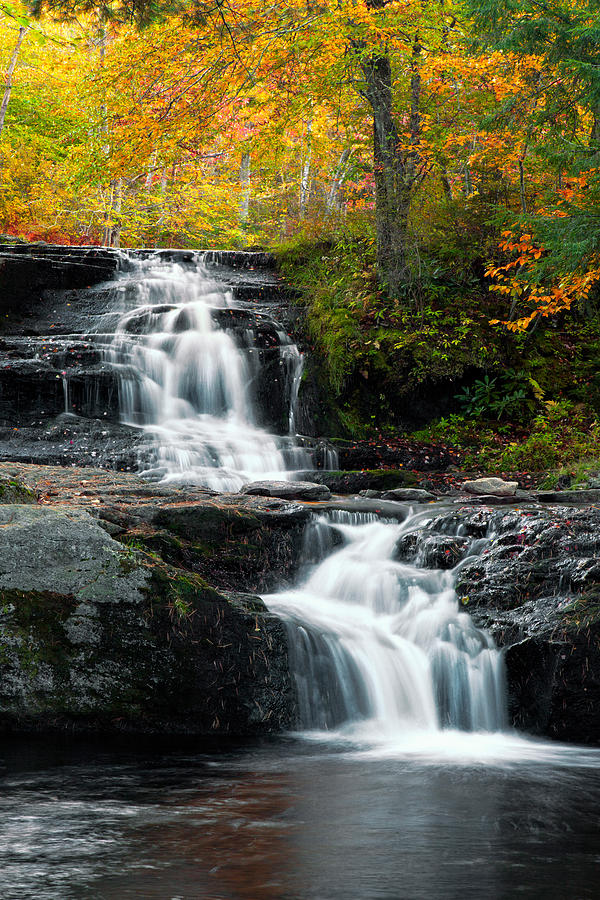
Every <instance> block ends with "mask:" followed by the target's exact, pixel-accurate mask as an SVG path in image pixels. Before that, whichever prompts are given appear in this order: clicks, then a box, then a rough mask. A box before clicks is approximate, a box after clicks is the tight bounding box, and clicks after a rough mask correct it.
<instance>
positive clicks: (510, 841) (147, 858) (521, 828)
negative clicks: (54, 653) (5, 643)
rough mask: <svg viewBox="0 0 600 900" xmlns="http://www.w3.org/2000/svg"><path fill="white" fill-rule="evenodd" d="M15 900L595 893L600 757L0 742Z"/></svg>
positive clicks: (494, 750) (1, 812)
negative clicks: (3, 745) (599, 763)
mask: <svg viewBox="0 0 600 900" xmlns="http://www.w3.org/2000/svg"><path fill="white" fill-rule="evenodd" d="M1 758H2V780H1V783H2V792H1V798H0V889H1V893H2V896H3V897H5V898H7V900H8V898H11V900H25V898H28V900H29V898H32V900H33V898H35V900H75V898H99V900H100V898H101V900H109V898H110V900H120V898H161V900H164V898H170V900H197V898H203V900H262V898H264V900H317V898H318V900H371V898H373V900H375V898H389V900H400V898H402V900H404V898H406V900H418V898H423V900H437V898H459V897H464V898H469V900H471V898H472V900H479V898H482V897H490V898H508V897H513V896H518V897H528V898H538V897H542V896H543V897H548V898H586V897H590V898H592V897H596V896H597V873H598V863H599V860H600V841H599V839H598V831H599V825H600V821H599V820H600V803H599V801H600V768H599V767H598V761H599V756H598V753H597V752H596V751H586V750H580V749H577V748H573V747H564V746H559V745H548V744H538V743H535V742H533V741H524V740H523V739H521V738H517V737H504V738H502V739H500V740H499V739H498V738H497V737H495V736H491V737H490V736H483V737H482V736H477V735H469V736H467V737H465V736H464V735H459V734H453V735H450V736H448V738H447V739H445V740H443V741H433V742H429V741H427V742H422V743H421V745H419V744H418V743H414V744H412V745H410V743H409V744H408V745H406V746H404V747H403V748H400V747H398V746H396V747H393V746H390V745H379V746H371V747H370V748H369V747H366V746H352V745H351V744H348V743H340V742H337V741H335V740H330V741H327V740H318V741H317V740H310V739H309V740H307V739H305V738H302V737H297V736H296V737H294V736H290V737H288V738H280V739H277V740H273V741H271V742H265V743H262V744H257V745H252V746H247V745H246V746H240V745H237V746H236V745H231V746H227V745H221V746H218V747H217V746H213V747H208V748H206V747H203V746H202V745H198V744H195V745H190V746H187V745H184V746H183V747H181V746H180V747H175V748H173V747H170V748H165V747H162V746H161V745H157V746H155V747H153V746H152V745H148V746H145V747H144V746H140V745H139V742H138V744H137V746H133V747H128V746H127V745H121V746H115V747H112V748H111V747H110V745H108V746H105V747H104V748H103V749H100V748H99V747H98V744H97V743H94V744H77V743H75V744H73V742H72V741H68V742H67V741H64V742H63V743H62V744H53V743H48V742H47V741H46V742H41V741H39V740H38V741H35V740H34V741H28V742H27V743H25V744H23V745H21V744H13V745H11V746H9V747H8V748H7V747H6V746H5V747H4V749H3V752H2V756H1Z"/></svg>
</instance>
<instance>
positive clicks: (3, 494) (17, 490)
mask: <svg viewBox="0 0 600 900" xmlns="http://www.w3.org/2000/svg"><path fill="white" fill-rule="evenodd" d="M0 503H37V497H36V495H35V493H34V492H33V491H32V490H31V489H30V488H28V487H26V486H25V485H24V484H23V483H22V482H20V481H19V480H18V479H17V478H11V477H6V476H0Z"/></svg>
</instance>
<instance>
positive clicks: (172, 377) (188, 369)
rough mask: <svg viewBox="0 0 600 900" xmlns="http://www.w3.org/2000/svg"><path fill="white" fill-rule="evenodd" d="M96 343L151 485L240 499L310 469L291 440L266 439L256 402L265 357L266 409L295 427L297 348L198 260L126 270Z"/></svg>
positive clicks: (159, 260) (132, 265)
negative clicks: (136, 434) (242, 491)
mask: <svg viewBox="0 0 600 900" xmlns="http://www.w3.org/2000/svg"><path fill="white" fill-rule="evenodd" d="M100 331H102V332H104V333H103V334H98V335H97V340H98V341H99V342H102V341H104V344H103V349H104V357H105V360H106V361H107V362H108V363H109V364H110V365H111V366H112V367H113V368H115V369H116V370H117V372H118V374H119V403H120V410H121V420H122V421H123V422H124V423H125V424H128V425H133V426H136V427H139V428H140V429H141V430H142V431H143V432H144V441H143V442H142V445H141V449H140V451H139V455H140V462H139V467H140V470H141V474H142V475H143V476H146V477H148V478H151V479H154V480H162V481H169V482H181V483H187V484H199V485H204V486H207V487H209V488H212V489H215V490H221V491H223V490H224V491H232V490H237V489H239V488H240V487H241V485H242V484H243V483H244V482H247V481H253V480H256V479H258V478H277V479H280V480H281V479H286V478H287V477H288V471H289V469H291V468H292V467H293V468H294V469H307V468H311V460H310V456H309V454H308V453H307V452H306V451H304V450H301V449H300V448H299V447H298V446H296V442H295V441H294V439H293V436H287V437H286V436H276V435H275V434H272V433H271V432H270V431H269V430H267V429H266V428H264V427H260V424H259V416H258V413H259V412H260V410H259V405H258V403H257V398H256V391H255V384H256V382H257V380H258V379H259V377H260V375H261V367H262V366H263V364H264V360H265V358H267V357H268V359H269V360H270V361H271V370H272V371H273V373H274V374H273V376H272V380H271V384H270V388H271V389H272V390H271V396H270V398H269V400H270V402H271V404H275V403H277V402H280V405H281V406H282V407H286V408H285V410H284V412H283V413H282V418H285V426H286V427H287V425H288V423H289V426H290V427H293V426H294V421H295V420H294V415H295V410H294V406H295V402H296V400H297V395H298V387H299V381H300V375H301V369H302V357H301V355H300V353H299V351H298V348H297V347H296V346H295V344H293V343H292V341H291V340H290V338H289V337H288V336H287V334H286V333H285V332H284V331H283V330H282V329H281V327H280V326H277V325H276V323H274V322H273V321H272V320H270V319H269V318H268V317H267V316H265V315H264V314H262V313H260V312H257V310H256V309H255V308H254V306H253V304H252V303H248V302H246V303H241V302H239V303H236V302H235V300H234V296H233V292H232V291H231V290H230V289H228V288H227V287H226V286H225V285H223V284H221V283H219V282H218V280H215V278H214V277H211V276H210V275H209V273H208V271H207V269H206V268H205V267H204V266H203V265H202V262H201V261H200V260H196V262H195V264H193V265H192V266H189V265H182V264H180V263H176V262H175V263H174V262H170V261H168V260H166V259H164V257H162V256H159V255H157V256H155V257H150V259H146V260H137V261H136V260H135V259H134V260H128V265H127V270H126V271H125V272H123V273H121V276H120V278H119V279H118V281H117V283H116V285H115V287H114V288H113V290H112V304H111V306H110V308H109V310H108V312H107V313H106V315H105V316H104V317H103V320H102V322H101V325H100Z"/></svg>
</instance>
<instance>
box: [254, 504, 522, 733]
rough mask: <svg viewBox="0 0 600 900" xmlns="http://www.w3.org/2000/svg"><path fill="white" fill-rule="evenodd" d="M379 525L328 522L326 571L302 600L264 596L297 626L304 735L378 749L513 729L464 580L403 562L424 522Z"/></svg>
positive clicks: (312, 548)
mask: <svg viewBox="0 0 600 900" xmlns="http://www.w3.org/2000/svg"><path fill="white" fill-rule="evenodd" d="M373 518H374V517H373V515H372V514H366V515H365V516H364V518H363V519H362V522H363V524H358V523H359V522H361V516H360V515H359V514H351V513H343V512H337V513H335V514H333V515H332V516H330V518H325V517H322V518H321V519H320V520H319V521H317V522H316V523H315V524H314V525H313V526H312V530H311V532H310V536H309V538H308V545H307V548H306V550H307V553H308V554H309V555H310V554H311V553H312V555H313V558H314V557H316V558H317V559H320V561H318V562H316V563H315V562H313V564H312V566H309V567H308V571H307V573H306V576H305V579H304V581H303V583H302V584H301V586H300V587H299V588H297V589H296V590H290V591H285V592H282V593H279V594H272V595H269V596H266V597H265V598H264V599H265V602H266V604H267V606H268V607H269V609H271V610H272V611H273V612H276V613H277V614H279V615H280V616H281V617H282V618H283V619H284V620H285V621H286V622H287V623H288V630H289V634H290V662H291V667H292V671H293V672H294V676H295V679H296V686H297V694H298V704H299V715H300V723H301V726H302V728H305V729H309V730H316V731H325V730H327V731H331V730H341V731H345V733H346V734H349V735H351V736H364V735H368V736H369V738H370V739H372V738H373V737H374V736H377V735H379V736H381V737H392V736H394V735H398V734H402V735H403V736H404V738H406V736H407V735H408V734H415V733H420V734H423V733H427V734H430V735H431V734H434V733H439V732H440V730H441V729H458V730H460V731H469V732H473V731H485V732H497V731H500V730H502V729H503V728H505V726H506V714H505V708H506V701H505V689H504V672H503V662H502V658H501V655H500V653H499V652H498V650H497V649H496V648H495V646H494V644H493V641H492V639H491V638H490V637H489V636H488V635H487V634H485V633H484V632H482V631H480V630H479V629H477V628H476V627H475V626H474V624H473V622H472V620H471V617H470V616H469V615H468V614H467V613H466V612H464V611H463V610H462V609H461V608H460V606H459V603H458V600H457V597H456V593H455V591H454V577H453V574H452V573H451V572H444V571H441V570H432V569H423V568H418V567H417V566H416V565H412V564H409V563H405V562H400V561H397V560H396V559H394V550H395V547H396V545H397V543H398V541H399V539H400V538H401V537H402V536H403V535H405V534H407V533H408V532H410V531H413V530H415V529H417V528H419V527H421V522H422V520H423V516H422V515H421V516H420V517H419V516H412V515H411V516H409V517H408V519H407V520H406V521H405V522H404V523H402V524H397V523H392V524H390V523H389V522H388V523H386V522H383V521H377V520H375V521H373ZM335 535H337V540H338V541H339V539H340V538H341V540H342V542H343V543H342V545H341V546H338V547H337V548H336V547H335ZM323 557H324V558H323Z"/></svg>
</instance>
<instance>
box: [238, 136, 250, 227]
mask: <svg viewBox="0 0 600 900" xmlns="http://www.w3.org/2000/svg"><path fill="white" fill-rule="evenodd" d="M240 189H241V194H240V205H239V217H240V222H241V223H242V225H243V224H244V223H245V222H247V221H248V216H249V214H250V151H249V150H244V152H243V153H242V160H241V163H240Z"/></svg>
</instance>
